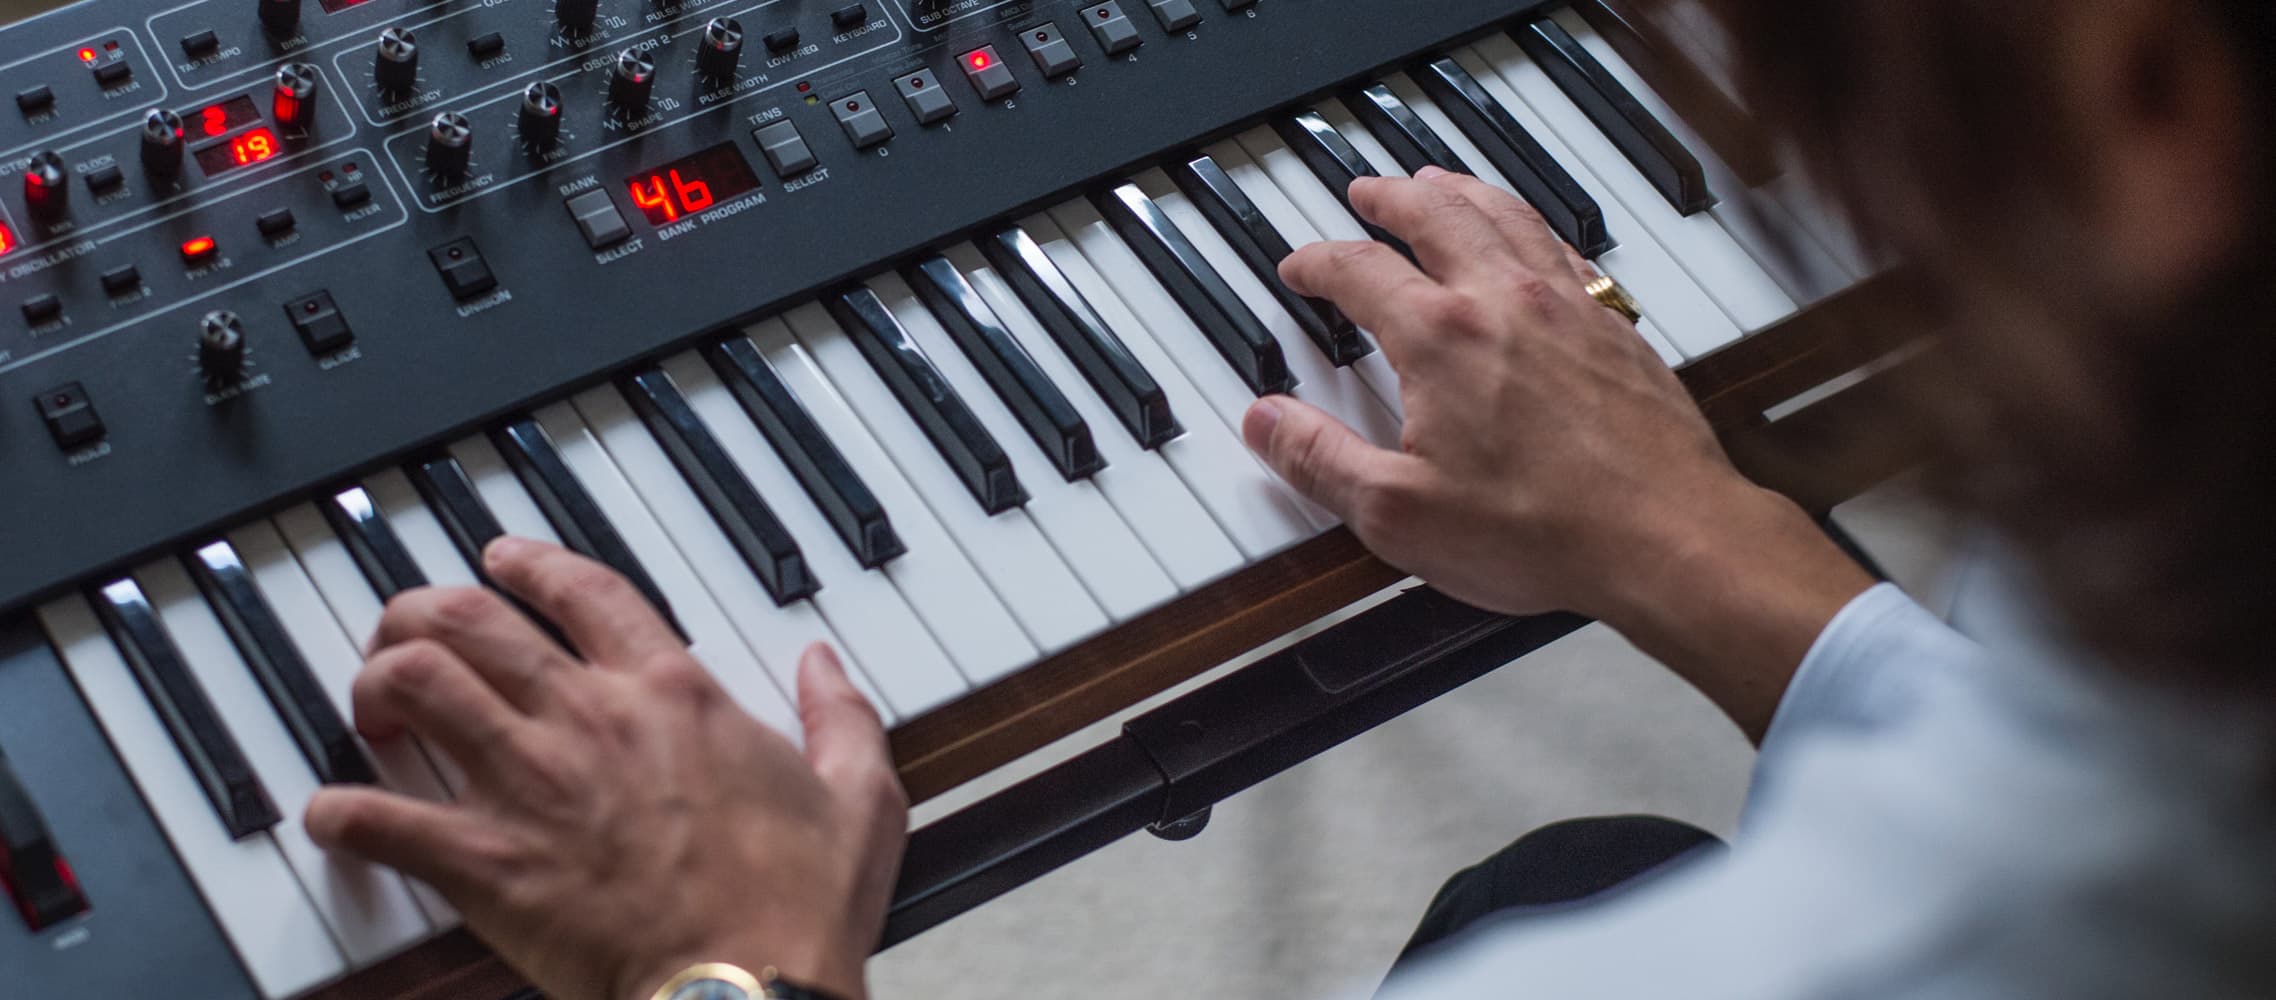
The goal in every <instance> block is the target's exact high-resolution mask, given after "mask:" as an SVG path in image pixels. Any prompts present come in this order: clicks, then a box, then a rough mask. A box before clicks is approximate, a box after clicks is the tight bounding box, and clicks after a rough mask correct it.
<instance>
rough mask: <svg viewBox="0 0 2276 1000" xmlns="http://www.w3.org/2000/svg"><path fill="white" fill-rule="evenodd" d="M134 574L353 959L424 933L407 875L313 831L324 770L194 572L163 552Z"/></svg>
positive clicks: (369, 958)
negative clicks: (287, 723) (308, 818)
mask: <svg viewBox="0 0 2276 1000" xmlns="http://www.w3.org/2000/svg"><path fill="white" fill-rule="evenodd" d="M134 578H135V582H136V583H137V584H138V585H140V586H141V588H142V592H143V594H144V595H145V596H147V597H148V598H149V599H150V604H151V607H152V608H154V609H155V610H156V611H157V613H158V617H159V620H160V621H161V622H163V623H164V625H165V629H166V632H167V634H168V635H169V636H170V637H171V638H172V639H173V640H174V647H175V648H176V649H178V650H180V651H181V654H182V661H183V663H184V664H186V665H187V666H188V667H189V669H190V673H191V674H192V675H193V676H195V677H196V678H197V682H198V686H199V687H202V688H204V689H205V693H206V697H207V698H208V699H210V700H211V701H212V702H213V707H214V712H215V713H216V714H217V715H218V716H219V717H220V718H221V721H222V724H223V725H226V726H228V727H229V733H230V735H231V736H232V737H234V738H235V739H236V740H237V744H238V746H239V748H240V749H242V750H243V751H244V754H245V759H246V760H247V761H248V762H249V763H251V764H252V766H253V773H254V774H255V775H256V776H258V777H259V778H260V781H261V785H262V787H264V788H267V789H268V791H269V795H270V797H271V798H272V799H273V800H274V801H275V802H276V804H277V811H278V813H279V815H280V816H281V817H282V818H281V819H280V820H279V821H278V823H277V825H276V826H275V827H272V828H271V829H270V830H269V836H270V837H271V838H272V839H273V840H274V841H275V842H276V844H277V848H278V850H279V851H280V852H282V853H283V855H284V859H285V863H286V864H287V865H288V866H290V867H291V868H292V871H293V874H294V875H295V876H296V877H297V878H298V879H299V882H300V888H301V890H302V891H303V892H305V893H306V894H307V896H308V900H309V902H311V903H313V904H314V905H315V907H316V911H317V913H318V915H320V916H322V917H323V919H324V923H325V926H327V927H329V928H330V929H331V931H332V936H333V939H334V940H335V941H336V942H338V944H339V945H340V947H341V949H342V950H344V951H345V952H346V953H347V956H348V960H349V962H350V963H351V964H352V965H355V966H359V967H360V966H364V965H369V964H371V963H372V962H375V961H377V960H379V959H381V958H384V957H386V956H388V955H391V954H393V953H395V952H397V951H400V950H402V949H403V948H405V947H406V946H408V945H411V944H412V943H414V942H417V941H419V940H421V939H423V938H425V937H426V936H427V933H428V928H427V920H426V917H425V916H424V915H423V914H421V913H420V912H419V906H418V903H417V902H416V901H414V900H413V899H412V898H411V891H410V889H409V887H407V886H406V885H405V884H404V882H403V878H402V876H400V875H398V874H396V873H395V872H393V871H390V870H387V869H385V868H381V867H378V866H376V865H373V864H370V863H369V862H365V861H361V860H357V859H354V858H350V857H347V856H344V855H332V854H327V853H326V852H325V851H324V850H323V849H322V848H319V847H317V846H316V842H315V841H313V840H311V839H309V836H308V830H307V829H306V828H305V827H303V826H302V825H301V817H302V816H303V815H305V814H306V813H307V811H308V801H309V799H311V798H314V797H315V795H316V788H317V782H316V775H315V774H314V773H313V772H311V771H310V770H309V768H308V763H307V761H306V760H305V759H304V758H303V757H302V756H301V753H300V749H299V747H298V746H297V745H296V744H295V743H294V742H293V740H292V736H291V734H289V733H287V732H286V731H285V728H284V723H283V722H282V721H281V720H279V719H278V718H277V714H276V709H275V707H274V706H272V705H271V704H270V703H269V701H268V698H267V696H266V695H264V694H263V693H262V691H261V687H260V684H259V683H258V682H256V681H255V680H254V678H253V673H252V670H251V668H250V667H248V666H247V665H246V663H245V660H244V658H243V656H242V655H241V654H240V653H239V652H238V649H237V646H236V644H235V643H233V642H232V641H230V638H229V633H228V632H226V631H224V630H223V629H222V626H221V620H220V619H219V618H216V617H215V616H214V613H213V610H212V609H211V608H210V607H208V606H207V605H206V603H205V598H204V597H203V596H202V595H201V594H200V593H199V592H198V589H197V586H196V585H195V584H193V583H191V582H190V578H189V574H188V573H186V572H184V571H183V569H182V567H181V565H180V564H179V563H175V562H172V561H159V562H154V563H149V564H147V565H144V566H142V567H141V568H139V569H137V570H135V573H134Z"/></svg>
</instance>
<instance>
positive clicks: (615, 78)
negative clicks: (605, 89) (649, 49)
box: [609, 49, 656, 118]
mask: <svg viewBox="0 0 2276 1000" xmlns="http://www.w3.org/2000/svg"><path fill="white" fill-rule="evenodd" d="M655 89H656V63H655V61H654V60H651V59H649V58H648V54H647V53H645V52H642V51H640V50H639V49H626V50H624V51H622V52H619V53H617V55H616V70H615V71H614V72H612V73H610V74H609V103H610V104H614V105H616V110H617V114H618V115H620V116H622V117H625V118H637V117H639V116H640V114H641V112H644V111H646V110H648V94H649V92H650V91H653V90H655Z"/></svg>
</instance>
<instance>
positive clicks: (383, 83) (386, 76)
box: [372, 28, 419, 95]
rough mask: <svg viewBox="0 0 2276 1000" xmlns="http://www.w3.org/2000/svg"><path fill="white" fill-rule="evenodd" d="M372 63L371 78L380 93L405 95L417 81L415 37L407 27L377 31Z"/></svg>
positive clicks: (417, 46) (416, 40)
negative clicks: (374, 54) (377, 35)
mask: <svg viewBox="0 0 2276 1000" xmlns="http://www.w3.org/2000/svg"><path fill="white" fill-rule="evenodd" d="M374 60H375V61H374V62H373V64H372V79H373V80H376V81H378V83H379V89H380V92H381V93H384V94H391V95H399V94H408V93H410V92H411V88H413V87H415V86H417V85H418V83H419V40H418V38H416V37H414V36H413V35H412V34H411V31H410V29H408V28H389V29H387V30H386V31H382V32H380V33H379V54H378V55H377V56H375V57H374Z"/></svg>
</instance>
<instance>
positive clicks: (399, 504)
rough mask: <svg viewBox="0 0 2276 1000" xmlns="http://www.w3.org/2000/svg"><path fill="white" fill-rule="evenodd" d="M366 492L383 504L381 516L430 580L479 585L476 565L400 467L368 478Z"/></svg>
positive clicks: (439, 583)
mask: <svg viewBox="0 0 2276 1000" xmlns="http://www.w3.org/2000/svg"><path fill="white" fill-rule="evenodd" d="M364 492H365V493H368V494H370V495H371V499H372V502H373V503H375V504H378V505H379V513H380V516H382V517H385V518H387V524H388V526H389V527H391V528H393V529H395V537H396V538H397V539H398V540H400V541H401V542H402V543H403V549H404V551H406V552H409V553H410V554H411V561H412V562H415V563H417V564H418V565H419V572H421V573H423V574H425V575H426V577H427V583H429V584H431V585H433V586H437V587H473V586H478V585H479V581H478V580H476V579H475V576H474V568H473V567H471V566H468V565H467V564H466V557H464V556H461V555H459V552H458V547H457V546H456V545H453V544H451V540H450V533H449V532H447V531H445V530H444V529H443V525H442V522H441V521H439V520H436V518H435V512H434V511H432V510H429V509H428V508H427V500H426V498H425V497H422V496H420V495H419V491H418V488H417V487H414V486H412V485H411V477H409V476H406V475H404V474H403V471H402V470H400V469H388V470H385V471H383V472H378V473H374V474H373V475H372V476H371V477H370V478H368V479H365V480H364Z"/></svg>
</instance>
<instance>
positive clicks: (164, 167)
mask: <svg viewBox="0 0 2276 1000" xmlns="http://www.w3.org/2000/svg"><path fill="white" fill-rule="evenodd" d="M142 169H143V170H144V171H145V172H147V173H149V174H150V176H152V177H154V178H156V179H158V180H161V181H169V182H171V181H172V180H173V179H174V178H176V177H179V176H181V175H182V116H181V115H178V114H175V113H173V112H171V111H168V110H166V109H165V108H153V109H151V111H150V113H149V114H146V115H144V116H142Z"/></svg>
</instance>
